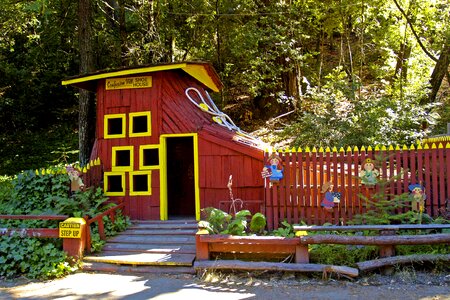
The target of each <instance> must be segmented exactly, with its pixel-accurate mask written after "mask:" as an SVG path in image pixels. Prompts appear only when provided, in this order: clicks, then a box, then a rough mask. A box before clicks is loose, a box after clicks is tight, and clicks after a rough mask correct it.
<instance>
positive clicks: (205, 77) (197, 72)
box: [182, 65, 220, 93]
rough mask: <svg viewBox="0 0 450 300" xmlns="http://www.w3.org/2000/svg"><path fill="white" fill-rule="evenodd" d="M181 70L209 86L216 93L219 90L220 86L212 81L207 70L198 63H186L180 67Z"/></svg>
mask: <svg viewBox="0 0 450 300" xmlns="http://www.w3.org/2000/svg"><path fill="white" fill-rule="evenodd" d="M182 69H183V71H185V72H186V73H188V74H189V75H191V76H192V77H194V78H195V79H197V80H198V81H200V82H201V83H203V84H204V85H206V86H207V87H209V88H210V89H211V90H213V91H214V92H216V93H218V92H219V91H220V88H219V87H218V86H217V85H216V84H215V83H214V81H213V80H212V79H211V76H210V75H209V74H208V71H206V69H205V67H204V66H199V65H187V66H186V67H184V68H182Z"/></svg>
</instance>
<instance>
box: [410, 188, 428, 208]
mask: <svg viewBox="0 0 450 300" xmlns="http://www.w3.org/2000/svg"><path fill="white" fill-rule="evenodd" d="M408 189H409V191H410V194H409V195H410V197H411V208H412V210H414V211H419V212H423V211H424V207H425V199H427V195H426V194H425V188H424V187H423V186H422V185H420V184H410V185H409V186H408Z"/></svg>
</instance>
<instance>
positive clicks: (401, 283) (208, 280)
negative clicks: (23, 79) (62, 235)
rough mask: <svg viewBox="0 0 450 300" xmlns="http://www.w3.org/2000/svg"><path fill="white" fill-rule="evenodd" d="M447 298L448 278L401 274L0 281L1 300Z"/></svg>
mask: <svg viewBox="0 0 450 300" xmlns="http://www.w3.org/2000/svg"><path fill="white" fill-rule="evenodd" d="M194 298H196V299H214V300H219V299H227V300H228V299H263V300H264V299H283V300H286V299H333V300H337V299H364V300H369V299H370V300H372V299H383V300H386V299H389V300H393V299H434V300H437V299H439V300H440V299H450V274H449V273H445V272H440V273H433V272H421V271H415V270H414V269H412V268H411V269H403V270H399V271H397V272H395V273H394V274H392V275H389V276H386V275H380V274H373V275H370V276H365V277H361V278H358V279H356V280H350V279H346V278H340V279H338V278H334V277H333V276H332V277H331V278H328V279H322V278H320V277H315V276H310V275H308V276H305V275H301V274H293V273H271V274H269V273H242V272H241V273H227V274H220V273H209V274H199V275H197V276H194V275H161V274H127V275H120V274H101V273H82V272H80V273H76V274H72V275H69V276H67V277H65V278H62V279H57V280H51V281H43V282H39V281H29V280H27V279H24V278H21V279H17V280H13V281H8V280H1V281H0V299H133V300H134V299H194Z"/></svg>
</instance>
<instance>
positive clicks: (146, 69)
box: [61, 64, 186, 85]
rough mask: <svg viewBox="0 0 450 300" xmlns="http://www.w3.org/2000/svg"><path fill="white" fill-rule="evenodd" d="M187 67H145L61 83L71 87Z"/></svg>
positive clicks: (182, 65) (180, 65)
mask: <svg viewBox="0 0 450 300" xmlns="http://www.w3.org/2000/svg"><path fill="white" fill-rule="evenodd" d="M185 66H186V64H173V65H162V66H153V67H144V68H136V69H128V70H121V71H113V72H107V73H101V74H95V75H90V76H84V77H79V78H74V79H67V80H63V81H62V82H61V84H62V85H69V84H75V83H80V82H85V81H92V80H99V79H105V78H112V77H119V76H126V75H134V74H141V73H151V72H157V71H166V70H173V69H181V68H184V67H185Z"/></svg>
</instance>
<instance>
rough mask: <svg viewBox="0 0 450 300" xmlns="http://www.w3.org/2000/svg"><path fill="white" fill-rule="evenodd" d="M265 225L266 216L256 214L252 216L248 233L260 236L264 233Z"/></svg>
mask: <svg viewBox="0 0 450 300" xmlns="http://www.w3.org/2000/svg"><path fill="white" fill-rule="evenodd" d="M266 225H267V221H266V216H264V215H263V214H262V213H260V212H257V213H255V214H254V215H253V217H252V220H251V221H250V231H251V232H254V233H256V234H261V233H263V232H264V229H265V228H266Z"/></svg>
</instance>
